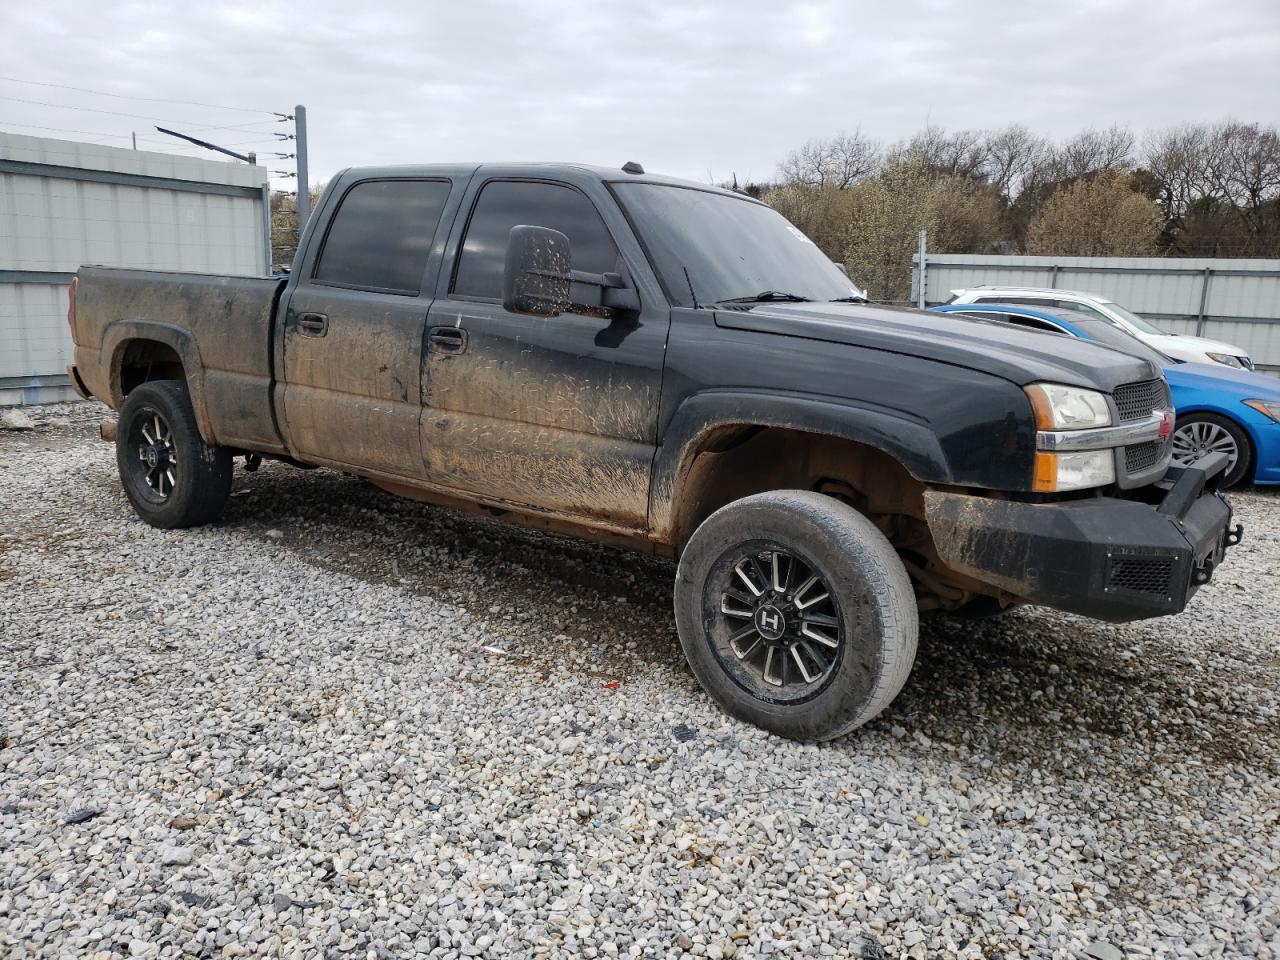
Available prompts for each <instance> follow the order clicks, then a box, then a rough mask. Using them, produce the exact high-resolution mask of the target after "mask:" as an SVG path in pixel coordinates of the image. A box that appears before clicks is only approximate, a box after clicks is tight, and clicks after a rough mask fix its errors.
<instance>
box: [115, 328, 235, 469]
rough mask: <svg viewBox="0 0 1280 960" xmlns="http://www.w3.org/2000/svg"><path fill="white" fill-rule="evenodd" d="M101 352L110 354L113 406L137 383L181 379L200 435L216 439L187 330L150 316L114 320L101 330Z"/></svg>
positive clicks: (201, 369)
mask: <svg viewBox="0 0 1280 960" xmlns="http://www.w3.org/2000/svg"><path fill="white" fill-rule="evenodd" d="M102 353H103V355H105V356H107V357H110V361H109V363H108V370H109V375H110V378H109V381H108V389H109V392H110V405H111V407H112V408H113V409H115V410H119V409H120V407H121V406H122V405H123V404H124V400H125V397H126V396H128V394H129V392H130V391H131V390H133V389H134V388H135V387H137V386H138V385H139V384H142V383H147V382H148V381H151V380H181V381H183V382H184V383H185V384H186V386H187V391H188V393H190V395H191V406H192V408H193V410H194V411H195V416H196V425H197V426H198V427H199V429H200V435H201V437H202V438H203V439H204V440H205V442H206V443H210V444H214V443H216V440H215V438H214V436H213V431H212V428H211V425H210V421H209V416H208V411H207V408H206V404H205V395H204V366H203V365H202V363H201V360H200V350H199V348H198V347H197V346H196V342H195V337H193V336H192V335H191V333H190V332H189V331H187V330H184V329H182V328H181V327H178V326H175V325H173V324H169V323H161V322H156V321H150V320H117V321H115V322H114V323H112V324H110V325H109V326H108V327H107V328H106V330H105V331H104V334H103V342H102Z"/></svg>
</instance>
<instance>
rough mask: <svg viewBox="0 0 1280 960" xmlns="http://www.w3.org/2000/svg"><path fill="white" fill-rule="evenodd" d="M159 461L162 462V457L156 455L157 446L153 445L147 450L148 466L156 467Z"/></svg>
mask: <svg viewBox="0 0 1280 960" xmlns="http://www.w3.org/2000/svg"><path fill="white" fill-rule="evenodd" d="M159 462H160V458H159V457H158V456H156V451H155V448H154V447H152V448H151V449H150V450H148V451H147V466H148V467H154V466H155V465H156V464H157V463H159Z"/></svg>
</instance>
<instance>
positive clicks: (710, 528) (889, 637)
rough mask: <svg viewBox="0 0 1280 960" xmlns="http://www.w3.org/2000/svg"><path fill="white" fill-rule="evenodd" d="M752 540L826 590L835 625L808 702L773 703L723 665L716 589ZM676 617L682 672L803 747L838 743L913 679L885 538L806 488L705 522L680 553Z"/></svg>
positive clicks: (911, 629) (914, 622) (764, 497)
mask: <svg viewBox="0 0 1280 960" xmlns="http://www.w3.org/2000/svg"><path fill="white" fill-rule="evenodd" d="M761 545H763V547H762V549H764V550H765V551H769V550H771V549H772V550H776V552H778V553H787V554H790V555H793V556H798V557H801V558H803V559H804V562H805V564H806V565H807V566H808V567H809V568H810V570H812V571H813V572H814V573H815V574H819V575H820V576H821V577H822V585H824V586H827V587H828V591H829V593H830V595H831V599H832V601H833V602H834V604H835V605H836V610H837V616H838V619H839V620H840V622H841V624H842V625H843V626H842V628H841V632H840V648H839V649H838V651H837V652H836V653H835V654H834V655H833V659H834V662H833V663H832V664H831V665H829V667H828V668H827V672H826V673H825V674H824V675H823V676H824V677H825V678H826V679H825V680H822V681H820V682H817V683H815V690H816V692H815V693H813V694H812V695H811V696H809V697H808V699H795V700H790V701H787V702H782V701H781V700H778V699H773V698H771V697H768V696H761V695H760V694H759V693H757V692H753V689H752V688H753V687H754V688H755V689H756V690H762V689H766V687H767V685H765V684H753V683H751V684H749V683H748V682H747V681H744V679H743V676H744V671H742V670H740V669H739V666H738V665H735V663H734V661H733V659H732V655H733V654H737V653H738V651H737V650H735V649H733V647H732V644H731V643H730V644H729V645H728V646H726V643H727V640H726V635H727V631H728V630H729V628H728V627H726V626H725V622H724V620H723V618H722V617H721V614H722V613H724V612H725V611H724V610H723V606H724V605H725V603H726V602H727V601H725V600H724V599H723V597H724V593H723V592H722V591H723V589H724V583H725V582H726V580H725V578H726V571H725V564H726V563H729V564H732V563H733V560H732V559H729V560H726V557H728V558H732V557H734V556H736V555H738V553H739V552H741V551H744V550H745V551H748V553H749V554H750V555H753V556H767V555H769V554H768V553H765V554H759V555H757V554H755V553H754V551H755V550H756V548H757V547H759V546H761ZM739 562H742V561H739ZM730 582H732V581H730ZM797 596H798V593H797ZM786 599H790V598H789V597H788V598H786ZM675 614H676V626H677V629H678V630H679V634H680V644H681V646H682V647H683V649H684V654H685V657H686V658H687V660H688V661H689V666H690V667H691V668H692V670H693V673H694V675H695V676H696V677H697V678H698V681H699V682H700V683H701V684H702V686H703V688H705V689H706V691H707V692H708V693H710V694H711V696H712V697H713V698H714V699H715V700H716V702H717V703H719V704H720V706H721V707H723V708H724V709H725V711H726V712H728V713H729V714H731V715H732V716H734V717H737V718H738V719H740V720H745V721H747V722H748V723H753V724H755V725H756V726H759V727H763V728H764V729H766V730H769V731H771V732H773V733H776V734H778V735H779V736H783V737H788V738H790V739H794V740H801V741H820V740H830V739H832V738H834V737H839V736H841V735H843V734H846V733H848V732H849V731H851V730H853V729H854V728H856V727H858V726H860V725H862V724H864V723H866V722H867V721H868V720H870V719H872V718H873V717H875V716H876V715H877V714H879V713H880V712H881V711H882V710H884V708H885V707H887V706H888V705H889V703H890V702H891V701H892V700H893V699H894V697H896V696H897V695H898V692H899V691H900V690H901V689H902V686H903V684H904V683H905V682H906V679H907V675H908V674H909V673H910V672H911V666H912V663H913V662H914V661H915V655H916V642H917V636H918V632H919V614H918V611H917V609H916V601H915V593H914V591H913V590H912V587H911V581H910V578H909V577H908V576H907V571H906V569H905V568H904V567H903V565H902V561H901V560H900V559H899V558H898V555H897V554H896V553H895V552H894V549H893V547H892V546H891V545H890V544H889V541H888V540H887V539H886V538H885V536H884V534H882V533H881V532H880V531H879V530H878V529H877V528H876V527H875V526H874V525H873V524H872V523H871V521H870V520H868V519H867V518H866V517H864V516H863V515H862V514H860V513H858V512H857V511H856V510H854V509H853V507H851V506H849V505H848V504H846V503H844V502H842V501H839V500H836V499H834V498H832V497H829V496H825V495H823V494H819V493H813V492H810V491H807V490H784V491H775V492H771V493H762V494H757V495H755V496H751V497H746V498H744V499H742V500H738V501H735V502H734V503H731V504H729V505H728V506H725V507H722V508H721V509H720V510H717V511H716V512H715V513H713V514H712V515H711V516H710V517H708V518H707V519H706V520H705V521H704V522H703V523H702V524H701V525H700V526H699V527H698V528H697V529H696V530H695V531H694V533H693V536H692V537H691V538H690V539H689V542H688V544H687V545H686V546H685V549H684V551H683V553H682V554H681V557H680V563H679V566H678V569H677V571H676V584H675ZM751 622H752V623H755V622H756V621H754V620H752V621H751ZM759 636H760V637H761V638H762V639H763V637H764V635H763V634H760V635H759ZM781 642H782V643H786V642H787V641H786V640H785V639H784V640H783V641H781ZM727 651H732V654H729V653H727ZM824 653H825V651H824ZM741 659H742V658H741V656H740V655H739V660H741ZM743 662H744V663H745V661H743ZM768 669H769V668H768V666H766V667H765V672H766V673H767V672H768ZM800 672H801V673H804V670H803V668H801V669H800ZM804 679H806V680H807V677H805V678H804ZM798 686H799V687H800V689H801V690H803V686H804V685H803V684H798Z"/></svg>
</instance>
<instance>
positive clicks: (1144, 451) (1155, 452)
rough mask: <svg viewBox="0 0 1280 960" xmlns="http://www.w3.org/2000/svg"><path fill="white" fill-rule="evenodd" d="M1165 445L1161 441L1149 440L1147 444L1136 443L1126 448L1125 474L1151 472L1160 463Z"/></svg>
mask: <svg viewBox="0 0 1280 960" xmlns="http://www.w3.org/2000/svg"><path fill="white" fill-rule="evenodd" d="M1163 450H1164V444H1163V443H1161V442H1160V441H1159V440H1148V441H1147V442H1146V443H1135V444H1131V445H1130V446H1127V447H1125V448H1124V469H1125V473H1129V474H1134V473H1142V472H1143V471H1144V470H1150V469H1151V468H1152V467H1154V466H1155V465H1156V464H1157V463H1159V462H1160V454H1161V453H1162V452H1163Z"/></svg>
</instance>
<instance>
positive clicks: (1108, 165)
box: [1054, 126, 1135, 180]
mask: <svg viewBox="0 0 1280 960" xmlns="http://www.w3.org/2000/svg"><path fill="white" fill-rule="evenodd" d="M1134 144H1135V140H1134V136H1133V131H1131V130H1130V129H1129V128H1128V127H1121V126H1113V127H1108V128H1107V129H1106V130H1097V129H1094V128H1090V129H1088V130H1085V131H1083V132H1081V133H1078V134H1076V135H1075V136H1074V137H1072V138H1071V139H1070V140H1067V141H1066V142H1065V143H1063V144H1061V145H1060V146H1059V147H1058V148H1057V150H1055V151H1054V167H1055V170H1054V173H1055V177H1054V179H1056V180H1071V179H1074V178H1077V177H1084V176H1088V175H1089V174H1091V173H1096V172H1098V171H1099V170H1122V169H1127V168H1128V167H1130V166H1131V163H1132V157H1133V148H1134Z"/></svg>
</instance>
